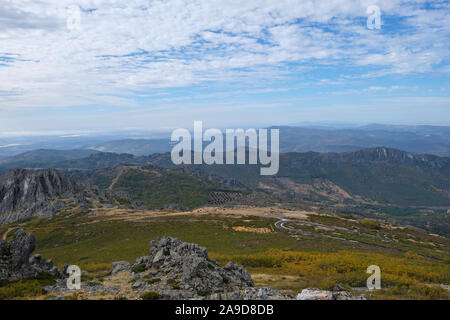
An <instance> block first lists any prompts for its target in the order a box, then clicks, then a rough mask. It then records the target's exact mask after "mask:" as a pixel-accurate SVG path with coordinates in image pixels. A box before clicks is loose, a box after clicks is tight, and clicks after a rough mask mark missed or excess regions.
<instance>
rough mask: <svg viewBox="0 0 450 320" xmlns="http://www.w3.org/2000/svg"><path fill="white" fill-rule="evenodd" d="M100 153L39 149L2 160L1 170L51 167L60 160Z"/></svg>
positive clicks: (83, 150) (0, 161)
mask: <svg viewBox="0 0 450 320" xmlns="http://www.w3.org/2000/svg"><path fill="white" fill-rule="evenodd" d="M96 153H99V152H98V151H96V150H86V149H75V150H50V149H37V150H33V151H28V152H24V153H21V154H19V155H15V156H12V157H9V158H5V159H1V160H0V172H3V171H7V170H9V169H13V168H51V167H54V166H55V165H56V164H57V163H58V162H61V161H67V160H74V159H81V158H86V157H89V156H91V155H93V154H96Z"/></svg>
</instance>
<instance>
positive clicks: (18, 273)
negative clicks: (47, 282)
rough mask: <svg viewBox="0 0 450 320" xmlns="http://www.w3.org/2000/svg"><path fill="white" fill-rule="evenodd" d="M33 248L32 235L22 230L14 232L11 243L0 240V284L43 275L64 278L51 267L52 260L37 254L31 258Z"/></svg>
mask: <svg viewBox="0 0 450 320" xmlns="http://www.w3.org/2000/svg"><path fill="white" fill-rule="evenodd" d="M35 247H36V240H35V238H34V235H33V234H32V233H31V234H26V233H25V231H23V230H22V229H19V230H17V231H16V233H15V234H14V239H13V240H12V241H11V242H9V243H8V242H6V241H4V240H0V282H11V281H16V280H20V279H27V278H35V277H38V276H39V275H41V274H44V273H49V274H51V275H52V276H53V277H55V278H64V273H63V272H62V271H59V270H58V269H57V268H56V267H55V266H53V262H52V260H47V259H44V258H43V257H41V256H40V255H38V254H37V255H33V256H31V253H32V252H33V251H34V249H35ZM30 256H31V257H30Z"/></svg>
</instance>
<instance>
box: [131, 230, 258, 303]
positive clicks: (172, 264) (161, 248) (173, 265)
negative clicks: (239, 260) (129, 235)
mask: <svg viewBox="0 0 450 320" xmlns="http://www.w3.org/2000/svg"><path fill="white" fill-rule="evenodd" d="M149 253H150V255H149V256H145V257H141V258H138V259H137V260H136V265H141V264H145V266H146V270H148V269H151V270H156V271H154V273H155V272H156V273H161V274H163V275H164V277H165V279H171V281H173V282H176V283H177V286H178V287H179V288H180V289H181V290H187V291H191V292H193V293H195V294H197V295H200V296H206V295H211V294H213V293H219V292H226V291H233V290H235V289H239V288H247V287H253V280H252V278H251V276H250V274H248V272H247V271H246V270H245V269H244V267H242V266H240V265H236V264H234V263H231V262H230V263H228V264H227V265H226V266H225V267H221V266H219V265H218V264H217V262H216V261H215V260H213V259H210V258H209V256H208V252H207V250H206V249H205V248H204V247H201V246H198V245H196V244H193V243H187V242H182V241H181V240H179V239H176V238H171V237H165V238H161V239H160V238H159V239H157V240H154V241H151V242H150V252H149ZM162 283H164V281H163V282H162ZM168 296H171V295H168ZM175 296H177V295H175Z"/></svg>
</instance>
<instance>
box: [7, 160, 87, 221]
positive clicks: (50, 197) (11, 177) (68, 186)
mask: <svg viewBox="0 0 450 320" xmlns="http://www.w3.org/2000/svg"><path fill="white" fill-rule="evenodd" d="M62 198H66V199H70V200H71V201H72V203H73V202H76V203H77V204H80V203H83V202H85V199H84V194H83V192H82V188H81V187H80V186H79V185H77V184H76V183H75V182H73V181H72V180H71V179H69V178H67V177H65V176H63V175H62V174H61V173H59V172H58V171H57V170H54V169H46V170H36V171H32V170H26V169H13V170H10V171H8V172H6V173H4V174H2V175H0V223H5V222H12V221H18V220H22V219H25V218H28V217H32V216H41V217H42V216H44V217H51V216H52V215H53V214H55V213H56V212H58V211H59V210H61V209H63V208H65V207H66V205H67V202H66V201H63V200H61V199H62Z"/></svg>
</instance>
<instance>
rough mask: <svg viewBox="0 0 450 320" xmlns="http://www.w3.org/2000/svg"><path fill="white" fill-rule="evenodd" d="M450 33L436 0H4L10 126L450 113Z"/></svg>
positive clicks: (2, 41)
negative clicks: (374, 10) (377, 19)
mask: <svg viewBox="0 0 450 320" xmlns="http://www.w3.org/2000/svg"><path fill="white" fill-rule="evenodd" d="M369 6H377V7H379V8H380V10H381V25H380V29H377V28H373V26H374V25H373V21H374V20H372V19H371V18H370V17H369V16H370V15H371V13H368V11H367V9H368V7H369ZM369 11H370V10H369ZM368 19H369V22H370V23H369V25H370V26H371V27H372V28H368V25H367V21H368ZM449 43H450V4H449V2H448V1H439V0H436V1H422V0H416V1H401V0H379V1H376V0H368V1H365V0H360V1H357V0H339V1H337V0H326V1H325V0H323V1H321V0H276V1H275V0H271V1H264V0H245V1H237V0H225V1H224V0H198V1H195V0H163V1H160V0H127V1H125V0H121V1H118V0H109V1H107V0H79V1H77V0H70V1H66V0H58V1H56V0H30V1H29V0H0V112H1V117H0V133H1V134H14V133H18V132H50V131H64V132H65V131H67V132H85V131H86V132H98V131H108V130H159V129H171V128H176V127H186V126H192V123H193V121H194V120H203V121H204V123H205V125H206V126H217V127H231V128H233V127H236V126H265V125H272V124H274V125H275V124H291V123H302V122H358V123H371V122H382V123H430V124H450V63H449V62H450V61H449V58H450V46H449Z"/></svg>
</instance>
